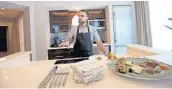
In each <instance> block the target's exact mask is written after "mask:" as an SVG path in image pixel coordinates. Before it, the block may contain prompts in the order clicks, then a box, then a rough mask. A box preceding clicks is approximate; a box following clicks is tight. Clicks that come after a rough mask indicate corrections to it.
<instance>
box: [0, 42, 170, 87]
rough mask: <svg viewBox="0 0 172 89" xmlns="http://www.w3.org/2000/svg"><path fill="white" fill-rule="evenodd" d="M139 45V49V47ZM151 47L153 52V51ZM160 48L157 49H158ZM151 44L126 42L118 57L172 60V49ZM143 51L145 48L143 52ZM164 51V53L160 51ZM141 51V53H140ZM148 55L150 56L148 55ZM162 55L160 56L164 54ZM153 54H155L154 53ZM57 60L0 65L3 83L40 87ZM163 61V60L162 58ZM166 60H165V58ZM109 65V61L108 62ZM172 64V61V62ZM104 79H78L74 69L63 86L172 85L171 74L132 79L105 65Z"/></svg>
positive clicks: (5, 84) (0, 77) (0, 79)
mask: <svg viewBox="0 0 172 89" xmlns="http://www.w3.org/2000/svg"><path fill="white" fill-rule="evenodd" d="M138 46H139V49H138ZM151 51H152V52H151ZM156 51H157V50H156ZM156 51H155V50H154V49H152V48H149V47H144V46H140V45H127V52H128V53H127V54H126V55H123V56H120V55H116V56H117V57H150V56H154V59H155V60H156V58H157V59H158V56H160V55H162V56H163V55H165V56H167V55H168V57H166V58H167V59H166V58H165V61H166V62H171V60H169V59H168V58H171V56H172V55H170V54H171V52H163V51H157V52H156ZM130 52H131V54H130ZM141 52H143V53H142V54H141ZM161 52H163V54H161ZM137 53H138V54H137ZM147 55H148V56H147ZM162 56H161V57H162ZM152 58H153V57H152ZM55 61H56V60H45V61H33V62H31V63H30V64H28V65H25V66H23V67H17V68H1V69H0V87H1V88H4V87H8V88H24V87H25V88H37V87H38V85H39V84H40V82H41V81H42V80H43V79H44V78H45V76H46V75H47V74H48V72H49V71H50V69H51V68H52V67H53V65H54V63H55ZM162 61H163V60H162ZM165 61H164V62H165ZM105 65H106V64H105ZM170 65H171V64H170ZM59 66H68V67H69V66H70V64H59ZM103 74H104V75H103V79H102V80H100V81H96V82H93V83H91V84H87V85H85V84H83V83H75V82H74V80H73V71H72V70H70V73H69V75H68V78H67V83H66V86H65V87H64V88H163V87H164V88H167V87H169V88H170V87H172V84H171V83H172V78H168V79H162V80H154V81H153V80H152V81H150V80H140V79H132V78H128V77H124V76H120V75H117V74H114V73H113V72H112V71H111V70H110V69H108V68H107V66H105V70H104V72H103Z"/></svg>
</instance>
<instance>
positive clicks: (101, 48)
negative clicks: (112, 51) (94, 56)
mask: <svg viewBox="0 0 172 89" xmlns="http://www.w3.org/2000/svg"><path fill="white" fill-rule="evenodd" d="M96 44H97V46H98V47H99V49H100V50H101V51H102V52H103V53H104V54H105V55H107V53H106V51H105V47H104V45H103V43H102V42H101V41H100V40H98V41H96Z"/></svg>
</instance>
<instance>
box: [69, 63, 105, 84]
mask: <svg viewBox="0 0 172 89" xmlns="http://www.w3.org/2000/svg"><path fill="white" fill-rule="evenodd" d="M71 68H72V70H73V71H74V72H75V73H76V74H77V76H79V78H81V80H82V81H83V82H84V83H85V84H87V83H89V82H90V81H92V80H94V78H96V77H97V76H99V75H100V74H102V72H103V68H99V69H97V70H94V72H93V71H92V73H90V74H89V75H83V73H80V72H79V71H78V70H77V68H76V66H72V65H71ZM74 79H75V78H74Z"/></svg>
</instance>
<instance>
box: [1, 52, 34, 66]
mask: <svg viewBox="0 0 172 89" xmlns="http://www.w3.org/2000/svg"><path fill="white" fill-rule="evenodd" d="M31 53H32V52H31V51H25V52H17V53H14V54H11V55H8V56H5V57H2V58H0V64H1V63H4V62H6V61H10V60H13V59H16V58H18V57H20V56H24V55H28V54H31Z"/></svg>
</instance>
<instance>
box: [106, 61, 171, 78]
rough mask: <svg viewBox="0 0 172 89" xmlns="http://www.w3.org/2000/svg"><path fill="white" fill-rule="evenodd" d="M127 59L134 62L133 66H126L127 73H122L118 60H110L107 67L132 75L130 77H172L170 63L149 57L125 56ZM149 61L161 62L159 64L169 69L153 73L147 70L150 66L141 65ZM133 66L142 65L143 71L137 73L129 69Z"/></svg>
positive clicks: (126, 75)
mask: <svg viewBox="0 0 172 89" xmlns="http://www.w3.org/2000/svg"><path fill="white" fill-rule="evenodd" d="M123 59H124V60H125V61H128V62H132V66H125V73H122V72H120V71H119V69H118V68H117V64H116V63H117V62H116V61H117V60H118V59H115V60H113V61H112V60H109V62H108V63H107V67H108V68H109V69H110V70H112V72H113V73H115V74H118V75H121V76H125V77H130V78H136V79H144V80H160V79H165V78H169V77H172V67H171V66H170V65H168V64H165V63H162V62H158V61H155V60H152V59H147V58H123ZM148 61H153V62H156V63H159V66H165V67H166V68H168V69H165V70H164V69H161V71H160V72H159V73H153V74H150V73H148V72H146V70H147V69H148V68H150V67H142V66H140V64H141V63H146V62H148ZM133 66H139V67H142V72H141V73H135V72H131V71H130V70H129V69H132V68H133ZM152 69H153V68H152Z"/></svg>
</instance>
